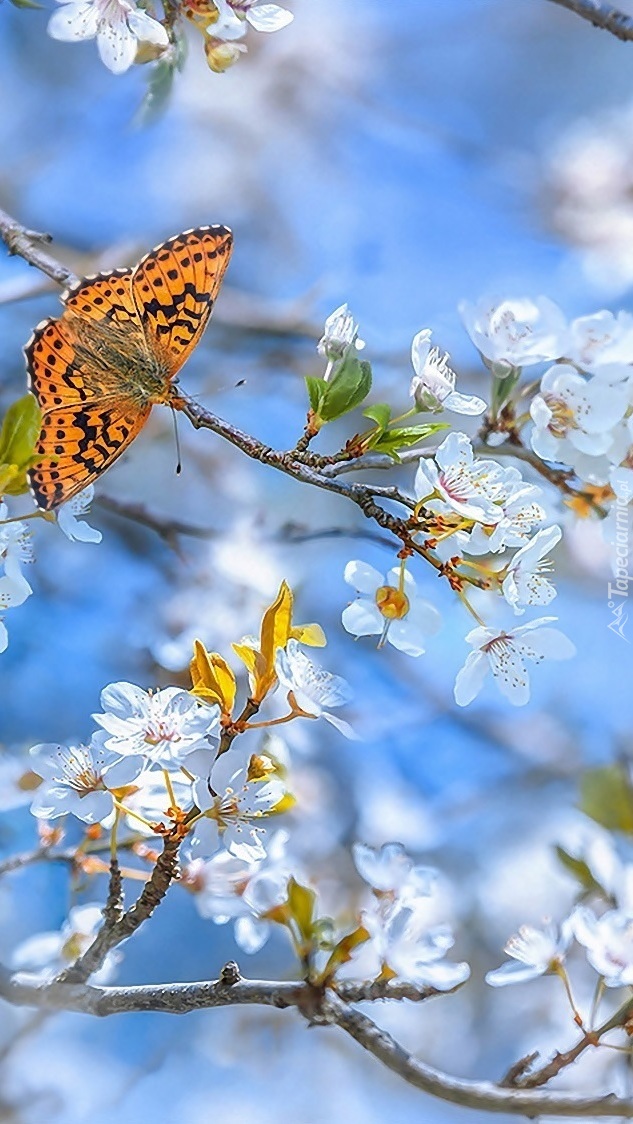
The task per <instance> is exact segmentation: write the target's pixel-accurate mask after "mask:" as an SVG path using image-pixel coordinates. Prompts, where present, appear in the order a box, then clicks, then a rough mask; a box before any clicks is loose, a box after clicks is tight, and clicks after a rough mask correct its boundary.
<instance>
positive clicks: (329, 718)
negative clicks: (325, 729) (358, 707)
mask: <svg viewBox="0 0 633 1124" xmlns="http://www.w3.org/2000/svg"><path fill="white" fill-rule="evenodd" d="M321 718H324V719H325V721H326V722H329V724H330V726H333V727H334V729H335V730H338V732H339V734H342V735H343V737H344V738H347V739H348V741H350V742H357V741H360V738H359V736H358V734H357V733H356V730H354V728H353V727H352V726H350V724H349V722H345V720H344V719H343V718H339V717H338V715H336V714H327V713H326V712H325V711H323V714H322V715H321Z"/></svg>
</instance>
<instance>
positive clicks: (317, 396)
mask: <svg viewBox="0 0 633 1124" xmlns="http://www.w3.org/2000/svg"><path fill="white" fill-rule="evenodd" d="M328 385H329V384H328V383H326V381H325V379H315V378H313V377H311V376H308V378H306V386H307V388H308V397H309V399H310V408H311V409H312V410H313V411H314V413H315V414H316V415H317V417H320V416H321V405H322V403H323V400H324V398H325V393H326V391H327V388H328Z"/></svg>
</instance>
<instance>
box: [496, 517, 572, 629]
mask: <svg viewBox="0 0 633 1124" xmlns="http://www.w3.org/2000/svg"><path fill="white" fill-rule="evenodd" d="M561 536H562V531H561V529H560V527H557V526H554V527H544V528H543V530H542V531H537V533H536V534H535V535H534V538H532V539H530V541H529V542H528V543H526V545H525V546H522V547H521V549H520V550H517V552H516V554H515V555H514V557H513V559H512V561H511V562H510V564H509V566H508V568H507V573H506V576H505V578H504V579H503V585H502V587H501V588H502V592H503V596H504V597H505V599H506V601H507V602H508V604H509V605H512V607H513V609H514V611H515V613H522V612H524V609H525V607H526V606H527V605H549V603H550V601H553V599H554V598H555V596H556V589H555V588H554V586H553V585H552V583H551V582H550V581H549V580H548V579H547V578H546V577H545V574H546V573H547V572H548V571H549V570H550V569H551V564H550V562H549V560H548V559H547V557H546V555H548V554H549V552H550V551H551V550H553V549H554V547H555V546H556V544H557V543H558V542H560V539H561Z"/></svg>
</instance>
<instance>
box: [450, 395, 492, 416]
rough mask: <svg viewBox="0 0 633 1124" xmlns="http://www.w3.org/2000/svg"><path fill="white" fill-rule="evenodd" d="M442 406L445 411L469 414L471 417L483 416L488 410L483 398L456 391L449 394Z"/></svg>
mask: <svg viewBox="0 0 633 1124" xmlns="http://www.w3.org/2000/svg"><path fill="white" fill-rule="evenodd" d="M442 405H443V407H444V409H445V410H452V411H453V413H454V414H467V415H470V416H471V417H475V416H476V415H477V414H483V412H484V410H486V409H487V405H486V403H485V402H484V400H483V398H477V396H476V395H475V394H458V392H457V391H456V390H452V391H451V393H450V394H447V396H446V398H445V399H444V401H443V402H442Z"/></svg>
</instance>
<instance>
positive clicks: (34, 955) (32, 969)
mask: <svg viewBox="0 0 633 1124" xmlns="http://www.w3.org/2000/svg"><path fill="white" fill-rule="evenodd" d="M102 924H103V908H102V906H100V905H98V904H97V903H96V902H91V903H89V904H87V905H78V906H75V907H74V908H73V909H71V911H70V913H69V914H68V919H67V920H66V921H65V922H64V924H63V925H62V927H61V929H59V930H56V931H50V932H43V933H37V934H36V935H35V936H33V937H28V938H27V939H26V940H25V941H22V943H21V944H19V945H18V946H17V948H16V949H15V950H14V952H13V954H12V956H11V967H12V968H13V969H14V970H15V971H16V972H20V974H24V976H26V977H28V979H29V982H37V983H45V982H46V981H47V980H50V979H52V978H53V976H55V975H57V973H58V972H60V971H61V970H62V969H63V968H67V967H68V965H69V964H72V963H73V962H74V961H75V960H77V959H78V957H80V956H81V955H83V953H84V952H85V951H86V949H87V948H88V947H89V946H90V945H91V944H92V942H93V940H94V938H95V936H96V935H97V931H98V930H99V929H100V928H101V925H102ZM120 959H121V953H120V952H118V951H114V950H113V951H112V952H109V953H108V955H107V957H106V959H105V961H104V963H103V965H102V966H101V967H100V968H99V969H98V971H96V972H95V973H94V974H93V975H92V977H91V980H92V982H93V983H95V984H104V983H107V982H108V981H109V980H111V979H112V976H113V974H114V970H115V968H116V965H117V964H118V963H119V961H120Z"/></svg>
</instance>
